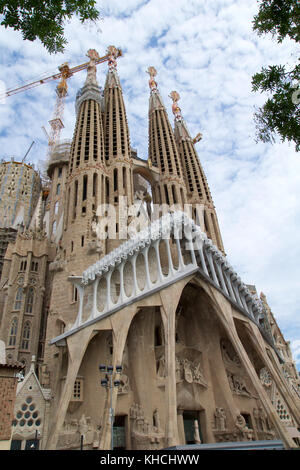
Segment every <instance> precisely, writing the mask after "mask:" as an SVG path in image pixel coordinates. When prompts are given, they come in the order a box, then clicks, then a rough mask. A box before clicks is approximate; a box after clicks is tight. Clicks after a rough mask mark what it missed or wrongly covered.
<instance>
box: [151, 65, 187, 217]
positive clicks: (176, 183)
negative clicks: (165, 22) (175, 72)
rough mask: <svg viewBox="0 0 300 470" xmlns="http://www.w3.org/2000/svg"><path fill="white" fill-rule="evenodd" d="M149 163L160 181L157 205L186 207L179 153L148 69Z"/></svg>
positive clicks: (153, 74)
mask: <svg viewBox="0 0 300 470" xmlns="http://www.w3.org/2000/svg"><path fill="white" fill-rule="evenodd" d="M147 73H148V74H149V75H150V79H149V88H150V98H149V160H150V162H151V163H152V164H153V165H154V166H156V167H158V168H159V170H160V180H159V181H158V183H157V184H156V185H155V187H154V194H153V196H154V202H155V203H157V204H168V205H170V206H172V205H173V204H180V205H181V207H182V208H183V206H184V204H185V203H186V190H185V184H184V177H183V172H182V167H181V162H180V157H179V153H178V149H177V147H176V143H175V138H174V133H173V129H172V126H171V124H170V121H169V118H168V115H167V111H166V109H165V107H164V104H163V101H162V98H161V95H160V93H159V91H158V88H157V83H156V81H155V79H154V77H155V76H156V74H157V72H156V70H155V68H154V67H152V66H151V67H149V68H148V70H147Z"/></svg>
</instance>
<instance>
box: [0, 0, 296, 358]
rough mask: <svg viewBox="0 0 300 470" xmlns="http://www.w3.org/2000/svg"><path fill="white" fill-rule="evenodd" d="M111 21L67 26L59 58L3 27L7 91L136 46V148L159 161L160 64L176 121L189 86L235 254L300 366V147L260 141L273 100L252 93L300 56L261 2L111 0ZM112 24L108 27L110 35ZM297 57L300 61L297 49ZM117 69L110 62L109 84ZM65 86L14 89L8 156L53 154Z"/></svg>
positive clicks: (106, 12) (190, 112)
mask: <svg viewBox="0 0 300 470" xmlns="http://www.w3.org/2000/svg"><path fill="white" fill-rule="evenodd" d="M98 5H99V8H100V9H101V11H102V16H103V18H104V19H103V20H102V21H100V22H99V23H98V24H97V25H96V26H94V25H93V24H90V25H88V26H83V25H81V24H80V22H79V21H78V20H77V19H73V20H72V21H71V22H70V24H68V25H67V27H66V34H67V39H68V41H69V44H68V46H67V49H66V54H65V55H62V54H59V55H57V56H50V55H49V54H48V53H47V52H46V50H45V49H44V48H43V47H42V45H41V44H40V43H39V42H38V41H37V42H35V43H29V42H25V41H23V40H22V38H21V35H20V34H19V33H16V32H14V31H11V30H5V29H0V43H1V46H2V48H1V51H0V57H1V61H2V64H5V67H2V68H1V70H0V80H4V81H5V84H6V86H7V87H10V86H13V85H14V84H15V83H16V82H20V81H21V82H26V81H28V80H30V79H32V78H33V77H37V76H41V75H42V74H44V72H47V71H49V74H50V73H52V72H56V71H57V67H58V65H60V64H61V63H62V62H65V61H66V60H68V61H69V63H70V66H73V65H77V64H79V63H83V62H85V61H86V56H85V54H86V52H87V50H88V49H89V48H95V49H97V50H98V52H99V53H100V55H102V54H103V55H104V54H105V51H106V47H107V46H108V45H110V44H115V45H116V46H118V47H121V48H122V49H123V50H124V56H123V57H122V58H121V59H119V61H118V70H119V76H120V79H121V83H122V86H123V91H124V99H125V103H126V107H127V115H128V121H129V128H130V132H131V141H132V145H133V146H134V147H136V148H137V149H138V152H139V155H140V156H141V157H143V158H146V157H147V145H148V137H147V132H148V116H147V112H148V97H149V88H148V75H147V74H146V73H145V71H146V69H147V67H148V66H149V65H154V66H155V67H156V69H157V71H158V75H157V82H158V85H159V89H160V92H161V95H162V97H163V99H164V102H165V105H166V108H167V110H168V113H169V117H170V119H171V120H173V118H172V113H171V101H170V99H169V98H168V94H169V93H170V91H171V90H177V91H178V92H179V93H180V95H181V100H180V106H181V109H182V113H183V116H184V118H185V120H186V122H187V124H188V127H189V129H190V132H191V134H192V135H196V134H197V133H198V132H202V133H203V140H202V141H201V142H200V143H199V144H197V150H198V154H199V157H200V159H201V162H202V164H203V166H204V170H205V172H206V175H207V178H208V181H209V184H210V187H211V191H212V195H213V198H214V202H215V205H216V209H217V213H218V218H219V221H220V225H221V230H222V233H223V238H224V244H225V248H226V252H227V255H228V258H229V260H230V261H231V262H232V264H233V265H234V266H235V267H236V269H237V270H238V272H239V274H240V275H241V277H242V279H243V280H244V281H245V282H249V283H251V284H256V285H257V287H258V290H262V291H263V292H264V293H265V294H266V295H267V299H268V301H269V303H270V305H271V307H272V309H273V311H274V313H275V316H276V319H277V320H278V322H279V326H280V328H281V330H282V331H283V333H284V334H285V337H286V339H291V342H292V345H294V351H295V352H296V354H297V360H298V365H299V366H300V354H299V342H300V339H299V338H300V313H299V308H298V305H299V304H300V289H299V287H300V286H299V280H298V279H299V267H298V260H299V258H300V256H299V255H300V252H299V251H300V248H299V247H300V243H299V238H300V236H299V233H300V230H299V228H300V227H299V225H300V213H299V212H300V209H299V203H298V201H299V199H300V176H299V175H300V171H299V170H300V168H299V166H300V158H299V155H298V154H296V153H295V151H294V146H293V145H289V144H287V143H285V144H281V143H277V144H275V145H273V146H271V145H264V144H262V143H259V144H256V143H255V141H254V134H255V129H254V124H253V112H254V106H260V105H261V104H262V103H263V100H264V97H263V96H261V95H259V94H253V93H252V92H251V76H252V75H253V74H254V73H255V72H258V71H259V70H260V68H261V67H262V66H266V65H269V64H272V63H286V62H288V61H292V60H295V50H294V48H293V44H291V43H290V42H289V41H284V42H283V43H282V44H281V45H278V44H277V43H276V41H274V40H272V39H271V38H268V37H262V38H259V37H258V36H257V35H256V34H255V33H254V32H253V31H252V19H253V15H254V14H255V13H256V12H257V2H256V0H239V1H234V0H216V1H214V2H205V1H204V0H203V1H199V0H190V1H189V2H183V1H182V0H165V1H163V2H162V1H161V0H150V1H142V0H128V1H126V2H124V1H123V0H122V1H121V0H115V1H114V2H111V1H109V0H103V1H101V2H98ZM99 29H100V30H101V32H100V31H99ZM292 54H294V56H293V55H292ZM106 70H107V65H106V64H102V65H99V66H98V80H99V83H100V84H102V85H103V84H104V81H105V74H106ZM84 79H85V72H80V73H78V74H75V75H74V76H73V77H72V78H71V79H70V80H69V97H68V99H67V103H66V107H65V114H64V123H65V129H64V131H63V134H62V137H63V138H67V137H69V138H71V137H72V135H73V128H74V124H75V116H74V100H75V95H76V92H77V90H78V88H79V87H80V86H82V84H83V82H84ZM54 90H55V83H54V82H53V83H51V84H47V85H43V86H40V87H37V88H35V89H33V90H30V91H28V92H26V93H24V94H19V95H14V96H12V97H10V98H8V99H7V102H6V103H5V105H0V119H1V123H2V126H1V131H0V143H1V149H2V155H4V156H9V155H15V156H16V157H19V158H22V157H23V155H24V154H25V152H26V150H27V149H28V147H29V145H30V143H31V141H32V140H36V142H37V143H36V145H35V146H34V147H33V149H32V150H31V152H30V160H31V161H34V160H35V161H37V160H41V159H42V158H43V154H45V152H46V150H47V146H46V139H45V138H44V135H43V132H42V130H41V126H42V125H47V121H48V120H49V119H51V118H52V113H53V108H54V102H55V92H54Z"/></svg>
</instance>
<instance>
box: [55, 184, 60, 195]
mask: <svg viewBox="0 0 300 470" xmlns="http://www.w3.org/2000/svg"><path fill="white" fill-rule="evenodd" d="M56 194H57V196H58V195H59V194H60V183H58V185H57V186H56Z"/></svg>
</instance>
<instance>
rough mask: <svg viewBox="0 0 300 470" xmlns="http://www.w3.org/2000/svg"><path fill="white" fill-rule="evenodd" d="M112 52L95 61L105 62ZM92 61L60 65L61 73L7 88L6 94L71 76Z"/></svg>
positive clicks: (98, 62)
mask: <svg viewBox="0 0 300 470" xmlns="http://www.w3.org/2000/svg"><path fill="white" fill-rule="evenodd" d="M109 57H110V54H107V55H105V56H103V57H99V59H97V60H96V61H95V63H96V64H100V63H102V62H105V61H107V60H108V59H109ZM89 63H90V62H85V63H84V64H81V65H76V66H75V67H72V68H69V66H68V64H67V63H66V64H63V65H61V66H60V67H59V70H61V71H60V72H59V73H55V74H54V75H50V76H49V77H46V78H41V79H40V80H36V81H34V82H30V83H27V84H25V85H22V86H21V87H18V88H11V89H9V90H6V92H5V94H4V96H11V95H15V94H16V93H20V92H21V91H26V90H29V89H31V88H34V87H36V86H39V85H43V84H44V83H47V82H51V81H52V80H57V79H59V78H62V77H63V78H69V77H71V76H72V75H73V74H74V73H76V72H80V71H81V70H84V69H86V68H87V66H88V65H89Z"/></svg>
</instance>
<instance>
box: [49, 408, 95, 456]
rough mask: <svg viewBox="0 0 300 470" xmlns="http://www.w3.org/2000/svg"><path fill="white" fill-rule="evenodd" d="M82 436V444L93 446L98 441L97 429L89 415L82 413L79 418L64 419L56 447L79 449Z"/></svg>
mask: <svg viewBox="0 0 300 470" xmlns="http://www.w3.org/2000/svg"><path fill="white" fill-rule="evenodd" d="M81 436H83V445H84V446H90V447H92V446H93V447H95V445H97V446H98V443H99V430H98V429H96V428H95V426H94V425H93V423H92V420H91V418H90V417H86V416H85V415H84V414H83V415H82V416H81V418H80V419H79V420H78V419H72V420H70V421H65V422H64V425H63V429H62V432H61V433H60V435H59V439H58V445H57V448H58V449H79V448H80V443H81Z"/></svg>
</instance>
